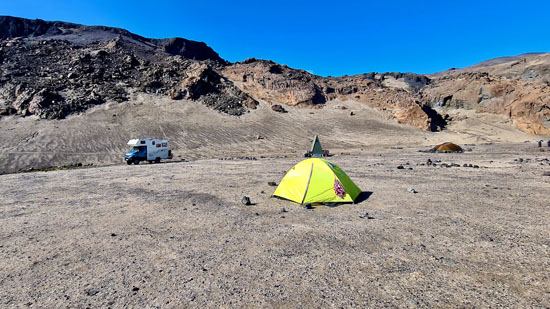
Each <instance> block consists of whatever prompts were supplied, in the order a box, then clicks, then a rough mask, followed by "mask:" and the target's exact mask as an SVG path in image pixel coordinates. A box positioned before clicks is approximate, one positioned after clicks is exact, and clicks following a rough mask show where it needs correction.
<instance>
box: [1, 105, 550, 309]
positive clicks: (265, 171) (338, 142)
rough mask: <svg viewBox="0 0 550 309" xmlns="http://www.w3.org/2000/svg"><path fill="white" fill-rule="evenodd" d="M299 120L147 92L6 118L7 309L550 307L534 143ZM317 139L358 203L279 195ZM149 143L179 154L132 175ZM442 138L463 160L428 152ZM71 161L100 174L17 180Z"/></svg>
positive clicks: (493, 135)
mask: <svg viewBox="0 0 550 309" xmlns="http://www.w3.org/2000/svg"><path fill="white" fill-rule="evenodd" d="M287 109H288V111H289V112H288V113H287V114H279V113H275V112H273V111H271V110H269V109H268V108H267V107H266V106H265V104H263V105H261V106H260V108H259V109H258V110H256V111H252V112H251V113H249V114H246V115H244V116H242V117H239V118H237V117H229V116H224V115H221V114H220V113H218V112H215V111H212V110H209V109H207V108H206V107H204V106H202V105H200V104H197V103H193V102H186V101H170V100H167V99H166V98H160V97H151V96H145V95H136V96H135V97H133V98H132V99H131V100H130V102H126V103H122V104H116V103H108V104H105V105H103V106H98V107H97V108H94V109H92V110H90V111H88V112H86V113H84V114H82V115H76V116H71V117H69V118H68V119H64V120H56V121H44V120H39V119H36V118H32V117H27V118H13V117H4V118H1V119H0V134H1V139H2V142H3V147H2V148H1V149H0V171H1V173H5V174H4V175H0V306H1V307H23V306H30V307H45V308H51V307H91V308H93V307H113V308H121V307H134V308H135V307H139V308H142V307H177V308H179V307H196V308H198V307H200V308H203V307H261V308H269V307H272V308H279V307H295V308H298V307H300V308H303V307H305V308H314V307H315V308H317V307H371V308H376V307H498V306H502V307H540V308H547V307H548V304H549V303H550V284H549V282H550V278H549V272H548V269H549V267H550V240H549V239H550V229H549V228H548V217H549V214H550V211H549V209H548V207H549V205H550V203H549V200H548V198H549V196H550V177H548V176H543V173H544V172H547V171H550V165H549V161H548V159H550V152H549V151H541V149H539V148H537V147H536V146H535V141H536V140H538V139H539V138H540V137H535V136H529V135H526V134H524V133H522V132H520V131H518V130H517V129H515V128H514V127H513V123H511V122H510V121H509V120H507V119H505V118H504V117H500V116H495V115H486V114H480V113H475V112H472V111H457V112H455V114H453V115H452V117H454V118H455V119H460V121H456V122H453V123H451V125H449V127H448V128H447V130H445V131H443V132H439V133H430V132H423V131H420V130H418V129H416V128H412V127H408V126H404V125H400V124H398V123H396V122H395V120H394V119H391V118H388V116H387V115H386V114H384V113H381V112H379V111H376V110H373V109H371V108H369V107H367V106H365V105H364V104H359V103H356V102H338V101H335V102H329V103H328V104H327V106H325V108H323V109H320V110H317V109H315V110H309V109H298V108H292V107H288V108H287ZM351 112H353V113H354V115H353V116H351V115H350V114H351ZM315 134H318V135H319V136H320V138H321V143H322V144H323V146H324V148H328V149H329V150H330V151H331V153H332V154H335V155H334V156H332V157H331V158H330V160H331V161H333V162H334V163H336V164H338V165H339V166H340V167H341V168H343V169H344V170H345V171H346V172H347V173H348V175H349V176H350V177H351V178H352V179H353V180H354V181H355V183H356V184H357V185H358V186H359V187H360V188H361V189H362V190H363V191H364V192H365V194H364V195H363V197H362V198H361V201H360V202H359V203H357V204H349V205H341V206H338V207H327V206H321V207H315V208H314V209H312V210H308V209H304V208H301V207H299V206H298V205H296V204H293V203H290V202H287V201H283V200H278V199H273V198H271V197H270V196H271V194H272V193H273V191H274V190H275V187H272V186H269V185H268V182H271V181H273V182H276V183H279V182H280V180H281V179H282V177H283V175H284V174H285V172H286V171H287V170H288V169H290V168H291V167H292V166H293V165H294V164H296V163H297V162H299V161H300V160H301V159H302V155H303V153H304V152H305V151H306V150H307V149H308V148H309V146H310V143H311V138H312V137H313V135H315ZM146 136H150V137H157V138H167V139H168V140H169V141H170V143H171V145H172V147H173V149H174V153H175V155H176V157H175V159H174V160H173V161H172V162H164V163H161V164H140V165H137V166H136V165H132V166H127V165H125V164H124V163H123V161H122V157H123V153H124V152H125V151H126V150H127V146H126V142H127V140H128V139H130V138H135V137H146ZM258 137H260V138H258ZM444 141H452V142H455V143H458V144H461V145H462V146H463V147H464V148H465V149H466V150H467V151H466V152H465V153H461V154H444V153H425V152H419V150H425V149H428V148H429V146H433V145H435V144H437V143H440V142H444ZM542 150H546V149H542ZM245 157H248V159H243V158H245ZM520 158H521V160H520ZM428 159H431V160H432V161H433V162H436V164H437V165H436V166H428V165H426V161H427V160H428ZM183 160H185V161H183ZM437 160H441V162H438V161H437ZM77 162H80V163H82V164H84V165H87V164H94V165H93V168H82V169H70V170H59V171H50V172H31V173H16V172H18V171H21V170H28V169H29V168H34V169H40V168H44V167H51V166H54V167H55V166H63V165H68V164H75V163H77ZM443 163H448V164H450V163H455V164H458V165H460V167H456V166H453V167H449V168H447V167H443V166H444V165H443ZM464 164H472V166H473V165H477V166H478V167H479V168H474V167H463V165H464ZM400 165H401V166H403V167H404V168H403V169H397V166H400ZM409 188H413V189H415V190H416V191H417V192H418V193H409V192H408V189H409ZM243 196H249V197H250V198H251V200H252V202H253V203H254V205H250V206H245V205H243V204H241V198H242V197H243ZM283 209H284V210H283ZM366 213H368V215H366ZM368 217H370V218H372V219H368Z"/></svg>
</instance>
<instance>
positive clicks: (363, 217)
mask: <svg viewBox="0 0 550 309" xmlns="http://www.w3.org/2000/svg"><path fill="white" fill-rule="evenodd" d="M359 218H362V219H374V217H371V216H369V213H368V212H365V213H364V214H360V215H359Z"/></svg>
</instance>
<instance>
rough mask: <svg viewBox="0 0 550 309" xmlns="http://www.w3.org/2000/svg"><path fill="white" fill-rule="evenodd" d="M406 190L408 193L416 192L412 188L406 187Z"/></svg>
mask: <svg viewBox="0 0 550 309" xmlns="http://www.w3.org/2000/svg"><path fill="white" fill-rule="evenodd" d="M407 192H409V193H418V191H416V190H415V189H413V188H408V189H407Z"/></svg>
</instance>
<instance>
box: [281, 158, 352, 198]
mask: <svg viewBox="0 0 550 309" xmlns="http://www.w3.org/2000/svg"><path fill="white" fill-rule="evenodd" d="M360 193H361V189H359V188H358V187H357V186H356V185H355V184H354V183H353V181H351V179H350V178H349V177H348V175H346V173H345V172H344V171H343V170H342V169H340V168H339V167H338V166H336V165H335V164H334V163H332V162H330V161H327V160H325V159H320V158H311V159H306V160H303V161H302V162H300V163H298V164H296V165H295V166H294V167H293V168H292V169H290V170H289V171H288V172H287V173H286V175H285V176H284V177H283V180H281V183H280V184H279V186H278V187H277V189H276V190H275V192H274V193H273V196H276V197H280V198H283V199H287V200H290V201H293V202H296V203H298V204H302V205H303V204H308V203H310V204H322V203H353V202H354V201H355V199H356V198H357V196H359V194H360Z"/></svg>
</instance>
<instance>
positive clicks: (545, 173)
mask: <svg viewBox="0 0 550 309" xmlns="http://www.w3.org/2000/svg"><path fill="white" fill-rule="evenodd" d="M542 176H550V172H544V173H542Z"/></svg>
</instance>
